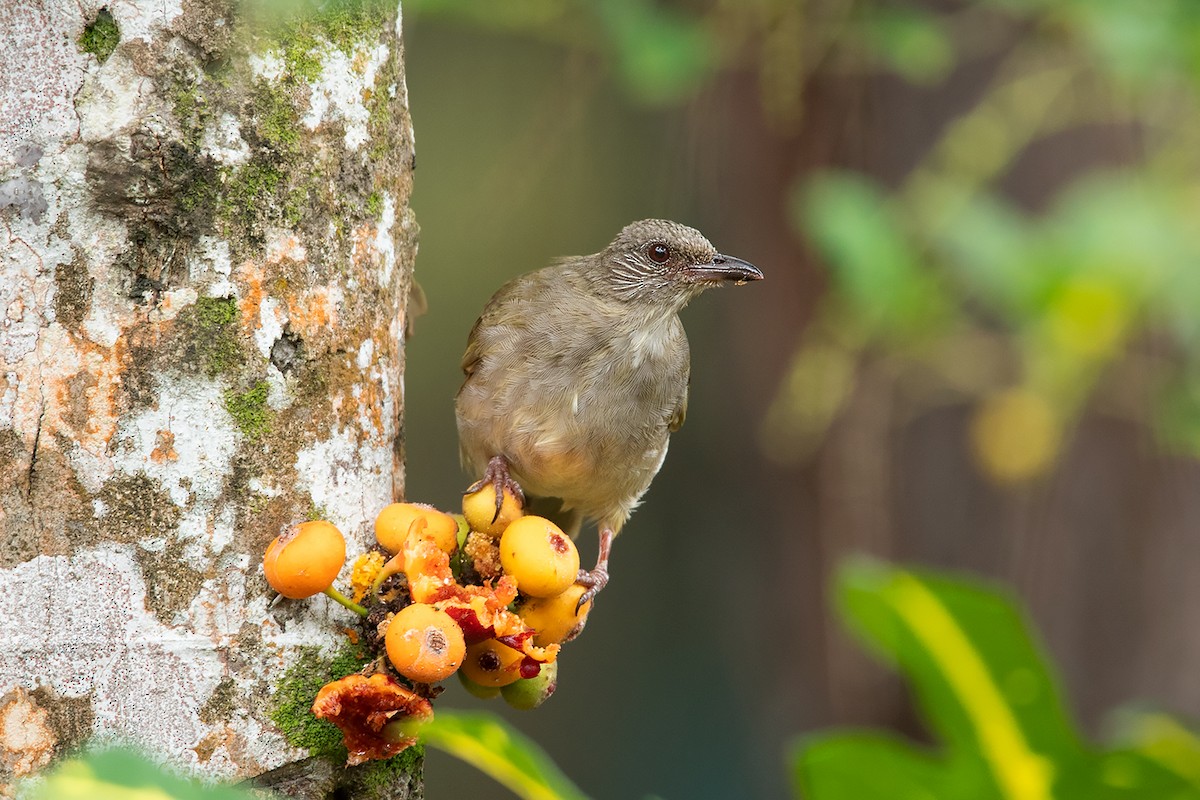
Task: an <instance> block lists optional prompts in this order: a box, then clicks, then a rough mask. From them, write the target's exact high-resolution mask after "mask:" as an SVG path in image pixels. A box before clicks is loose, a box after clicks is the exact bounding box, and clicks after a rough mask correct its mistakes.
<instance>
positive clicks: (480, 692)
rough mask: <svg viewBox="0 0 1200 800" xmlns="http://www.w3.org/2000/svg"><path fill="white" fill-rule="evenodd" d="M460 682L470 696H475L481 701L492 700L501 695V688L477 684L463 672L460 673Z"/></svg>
mask: <svg viewBox="0 0 1200 800" xmlns="http://www.w3.org/2000/svg"><path fill="white" fill-rule="evenodd" d="M458 680H459V683H461V684H462V685H463V688H464V689H466V690H467V692H468V693H469V694H473V695H475V696H476V697H478V698H479V699H480V700H491V699H492V698H493V697H495V696H496V695H498V694H500V687H499V686H484V685H483V684H479V683H476V682H475V681H473V680H471V679H470V678H468V677H467V676H466V675H464V674H463V673H462V671H461V670H460V671H459V672H458Z"/></svg>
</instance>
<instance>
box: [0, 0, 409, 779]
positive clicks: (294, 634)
mask: <svg viewBox="0 0 1200 800" xmlns="http://www.w3.org/2000/svg"><path fill="white" fill-rule="evenodd" d="M331 6H336V7H333V8H332V9H331ZM241 8H242V7H241V6H239V5H237V4H234V3H231V2H229V1H228V0H166V2H164V1H163V0H121V2H119V3H116V2H114V3H112V4H111V6H109V7H107V8H104V7H103V4H102V2H100V1H99V0H82V1H80V0H43V2H41V3H5V4H3V6H2V7H0V25H2V27H3V29H4V30H5V32H6V33H5V37H4V40H3V42H0V74H2V75H3V76H4V79H3V80H0V117H2V118H3V119H4V124H3V126H2V129H0V224H2V225H3V237H2V238H0V787H2V786H3V785H4V784H5V783H8V782H10V781H11V780H12V779H13V778H15V777H19V776H21V775H24V774H27V773H30V772H32V771H35V770H37V769H39V768H41V767H42V766H44V765H46V764H47V763H49V762H50V761H51V760H52V759H53V758H54V757H55V756H56V755H58V754H61V753H63V752H64V751H66V750H67V749H70V748H72V747H74V746H76V745H79V744H81V743H83V742H85V741H89V742H90V741H97V740H100V741H106V740H111V741H121V742H125V743H131V744H133V745H135V746H137V747H138V748H140V749H143V750H145V751H148V752H149V753H151V754H154V755H157V756H159V757H161V758H163V759H165V760H166V761H168V762H169V763H171V764H172V765H174V766H175V767H177V768H180V769H183V770H184V771H187V772H190V773H193V774H199V775H204V776H206V777H212V778H219V779H245V778H250V777H253V776H257V775H261V774H262V773H267V772H270V771H273V770H274V771H275V772H272V773H271V774H272V776H274V778H276V779H277V780H274V781H273V782H274V783H275V784H276V785H278V786H287V787H290V788H289V792H291V793H294V794H298V795H303V796H311V797H319V796H325V795H328V794H331V793H332V792H333V791H334V786H335V785H337V784H342V785H343V786H350V787H354V788H352V789H351V792H352V793H353V794H354V795H355V796H381V797H382V796H386V797H402V796H407V795H408V794H409V793H410V792H411V793H414V794H416V795H419V793H420V789H419V785H420V780H419V767H420V760H419V759H412V758H410V759H408V760H407V761H406V765H407V766H408V767H409V770H408V771H409V772H410V773H413V772H415V773H416V775H415V776H410V777H408V778H404V777H403V774H404V771H403V770H397V769H395V765H392V767H391V768H388V769H385V770H382V771H381V770H378V769H377V770H375V771H374V772H371V771H369V770H368V771H366V772H363V771H362V770H361V769H360V770H359V771H355V770H349V771H347V770H343V769H342V768H341V766H340V764H333V765H332V766H331V765H330V763H329V762H328V761H320V760H318V761H315V762H305V763H304V764H302V765H301V766H300V767H296V766H294V765H295V762H298V761H300V760H301V759H305V758H307V757H308V756H309V754H310V749H311V748H317V749H318V750H320V749H321V748H320V747H318V745H319V744H320V742H322V741H327V737H326V739H323V738H322V736H323V735H324V734H327V732H322V731H320V730H317V731H316V732H315V733H314V730H313V729H312V727H311V725H310V724H309V721H308V720H303V719H301V720H297V719H295V718H294V717H295V716H296V715H295V714H293V715H292V716H291V717H289V715H288V713H280V702H281V698H289V699H290V701H291V702H293V705H294V703H295V700H296V697H297V687H296V686H288V681H289V680H293V681H295V680H300V681H301V683H300V684H299V685H300V686H302V687H303V686H309V685H310V684H311V682H312V676H313V675H319V674H321V672H322V670H326V671H327V670H328V669H330V668H332V667H331V666H330V665H332V664H334V663H337V662H336V661H335V658H336V659H342V660H343V661H344V660H345V658H346V653H345V648H346V646H347V638H346V635H345V633H344V629H345V628H347V627H349V626H351V625H352V624H353V620H352V618H351V615H350V614H349V612H347V611H345V610H344V609H342V608H341V607H340V606H336V605H333V604H332V603H331V602H329V601H328V600H327V599H326V598H324V597H323V596H318V597H317V598H315V599H312V600H309V601H305V602H284V603H282V604H279V605H276V606H274V607H271V606H270V602H271V600H272V598H273V593H272V592H271V591H270V589H269V587H268V586H267V585H266V582H265V581H264V579H263V576H262V569H261V558H262V552H263V550H264V548H265V546H266V545H267V543H268V542H269V541H270V540H271V539H272V538H273V537H274V536H275V535H276V534H277V533H278V532H279V531H280V529H281V527H283V526H284V525H286V524H287V523H289V522H292V521H294V520H297V519H302V518H304V517H306V516H313V515H320V516H322V517H325V518H327V519H329V520H331V521H332V522H334V523H335V524H336V525H338V526H339V527H340V528H341V529H342V531H343V532H344V533H345V534H346V535H347V539H348V540H349V542H350V551H351V556H353V555H354V554H355V553H356V552H358V551H360V550H361V549H362V548H363V546H364V545H365V544H366V543H367V541H368V538H369V536H370V522H371V520H372V518H373V516H374V514H375V513H376V512H377V511H378V510H379V509H380V508H382V507H383V505H385V504H386V503H388V502H390V501H391V500H392V499H393V498H394V497H398V496H400V495H402V494H403V460H402V459H403V433H402V428H401V423H400V419H401V412H402V404H403V391H402V386H403V384H402V375H403V367H404V348H403V337H404V328H405V322H406V300H407V296H408V290H409V286H410V277H411V272H412V262H413V257H414V254H415V251H416V232H417V228H416V225H415V223H414V222H413V218H412V215H411V212H410V211H409V195H410V190H411V185H412V164H413V144H412V131H411V125H410V121H409V116H408V109H407V99H406V90H405V83H404V71H403V51H402V45H401V39H400V21H399V9H398V8H397V7H396V3H395V0H389V2H387V4H386V5H382V6H381V5H379V4H377V3H375V2H372V0H366V1H365V2H361V3H353V4H351V3H348V2H347V3H344V4H342V5H341V6H337V4H336V3H325V4H323V6H322V8H323V9H324V10H323V11H321V13H320V14H317V15H315V16H310V17H307V18H305V19H303V20H291V21H284V22H278V21H276V22H273V23H271V24H269V25H268V24H262V23H254V22H252V21H250V20H249V19H248V18H247V17H246V16H245V15H244V13H243V12H242V10H241ZM345 574H346V573H343V575H345ZM300 663H303V664H305V665H307V670H308V672H307V673H306V675H303V676H300V677H299V678H298V677H297V675H298V674H299V673H297V670H296V665H297V664H300ZM289 669H291V672H290V673H289ZM288 676H290V677H288ZM290 710H291V711H294V710H295V709H294V708H292V709H290ZM284 711H288V709H284ZM322 724H324V723H322ZM329 750H330V748H328V747H325V749H324V750H323V751H322V752H325V753H326V754H328V752H329ZM288 765H293V766H290V767H289V766H288ZM381 776H386V777H387V780H384V779H382V777H381ZM393 777H395V778H396V780H392V778H393ZM341 791H342V795H343V796H344V794H345V791H346V790H345V789H342V790H341ZM0 794H3V791H0Z"/></svg>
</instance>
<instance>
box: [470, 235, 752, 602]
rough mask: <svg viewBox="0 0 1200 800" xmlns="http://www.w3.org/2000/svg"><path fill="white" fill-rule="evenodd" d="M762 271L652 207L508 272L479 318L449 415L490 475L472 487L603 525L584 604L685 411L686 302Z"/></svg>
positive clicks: (473, 467) (576, 522) (573, 531)
mask: <svg viewBox="0 0 1200 800" xmlns="http://www.w3.org/2000/svg"><path fill="white" fill-rule="evenodd" d="M762 278H763V273H762V272H761V271H760V270H759V269H758V268H757V267H755V266H754V265H753V264H750V263H749V262H747V261H743V260H742V259H740V258H734V257H733V256H727V255H722V254H721V253H718V252H717V250H716V248H714V247H713V245H712V244H711V243H709V241H708V239H706V238H705V237H704V235H703V234H701V233H700V232H699V231H698V230H696V229H695V228H691V227H688V226H686V225H682V224H680V223H678V222H672V221H670V220H663V219H645V220H641V221H638V222H633V223H630V224H629V225H627V226H625V228H623V229H622V230H621V232H620V233H618V234H617V236H616V237H615V238H614V239H613V240H612V242H611V243H610V244H609V245H608V246H607V247H605V248H604V249H603V250H601V251H600V252H598V253H594V254H592V255H587V256H573V257H567V258H563V259H560V260H558V261H557V262H555V263H553V264H551V265H550V266H547V267H544V268H542V269H539V270H536V271H533V272H529V273H526V274H524V275H521V276H519V277H517V278H514V279H513V280H511V281H509V282H508V283H506V284H505V285H504V286H502V287H501V288H500V289H499V290H497V291H496V293H495V294H494V295H492V297H491V299H490V300H489V301H488V302H487V304H486V305H485V307H484V309H483V312H482V314H481V315H480V317H479V319H478V320H477V321H476V322H475V325H474V327H473V328H472V329H471V332H470V335H469V336H468V337H467V347H466V352H465V353H464V355H463V359H462V370H463V373H464V375H465V379H464V381H463V383H462V386H461V388H460V389H459V390H458V393H457V395H456V396H455V417H456V419H457V424H458V436H459V447H460V451H461V457H462V462H463V465H464V467H465V469H466V470H467V471H468V472H470V474H471V475H473V476H478V475H480V474H481V473H482V477H481V478H480V479H479V481H478V482H476V483H475V484H474V485H472V486H471V487H470V488H469V489H468V490H467V492H468V493H470V492H474V491H478V490H479V489H480V488H482V487H483V486H485V485H486V484H488V483H491V484H492V485H493V486H494V487H495V494H496V513H497V515H499V512H500V504H501V502H502V499H503V491H504V489H508V490H509V491H510V492H512V493H513V494H514V495H515V496H516V497H517V498H518V499H519V500H520V501H521V502H522V504H523V505H524V506H525V507H526V508H527V509H529V508H535V509H536V508H545V509H547V513H545V514H544V515H545V516H550V515H551V512H553V513H554V514H555V516H554V519H555V520H556V521H561V523H562V525H561V527H563V529H564V530H565V531H566V532H567V533H568V534H569V535H570V536H571V537H572V538H574V537H576V536H577V535H578V533H579V530H580V528H581V525H582V523H583V522H585V521H586V522H594V523H595V524H596V528H597V531H598V534H599V548H598V554H597V559H596V566H595V567H594V568H593V569H591V570H585V569H581V570H580V571H579V576H578V578H577V583H580V584H582V585H583V586H584V587H585V591H584V592H583V594H582V596H581V597H580V598H579V601H578V603H577V605H576V611H577V612H578V610H579V609H581V608H582V607H583V606H584V605H585V604H586V603H588V602H590V601H591V600H593V598H595V596H596V594H597V593H598V592H599V591H600V590H601V589H603V588H604V587H605V586H606V585H607V584H608V581H609V571H608V562H609V558H610V556H611V552H612V543H613V539H614V538H615V537H616V536H617V534H618V533H620V531H621V529H622V527H624V525H625V523H626V522H627V521H628V519H629V516H630V514H631V513H632V512H633V510H634V508H635V507H636V506H637V505H638V503H639V501H640V500H641V498H642V496H643V495H644V494H645V493H646V490H647V489H648V488H649V487H650V483H651V481H652V480H653V479H654V476H655V475H656V474H657V473H658V471H659V469H660V468H661V467H662V464H663V460H664V459H665V457H666V454H667V444H668V440H669V438H670V435H671V434H672V433H674V432H675V431H677V430H679V428H680V426H681V425H682V424H683V421H684V417H685V416H686V414H687V401H688V384H689V379H690V362H691V357H690V353H689V348H688V340H687V336H686V334H685V333H684V329H683V324H682V322H681V321H680V319H679V312H680V311H681V310H683V308H684V307H685V306H686V305H687V304H688V303H689V301H691V300H692V299H693V298H695V297H696V296H697V295H699V294H701V293H702V292H704V291H705V290H707V289H710V288H713V287H716V286H722V285H726V284H736V285H741V284H743V283H746V282H749V281H758V280H762ZM539 513H540V512H539ZM518 588H519V587H518Z"/></svg>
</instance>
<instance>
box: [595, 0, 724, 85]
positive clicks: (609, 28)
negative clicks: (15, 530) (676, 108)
mask: <svg viewBox="0 0 1200 800" xmlns="http://www.w3.org/2000/svg"><path fill="white" fill-rule="evenodd" d="M592 8H593V10H594V12H595V13H596V15H597V16H598V17H599V20H600V23H601V25H602V26H603V27H604V29H605V31H606V32H607V34H608V37H609V39H610V40H611V43H612V46H613V49H614V51H615V54H616V58H617V65H618V68H619V70H620V74H621V77H622V79H623V80H624V82H625V84H626V86H628V88H629V89H630V91H631V92H632V93H633V94H634V96H635V97H636V98H637V99H639V100H641V101H643V102H647V103H670V102H675V101H678V100H681V99H683V98H685V97H687V96H688V95H690V94H692V93H694V92H695V91H696V90H697V89H699V87H700V84H701V83H702V82H703V81H704V79H706V78H707V77H708V76H709V75H710V74H711V72H712V71H713V68H714V67H715V66H716V62H717V54H718V50H717V47H716V43H715V42H714V41H713V37H712V36H711V35H710V33H709V31H708V29H707V28H706V27H705V26H704V25H703V23H702V22H701V21H700V20H698V19H696V18H694V17H691V16H688V15H686V14H684V13H682V12H680V11H676V10H675V9H672V8H664V7H663V6H661V5H659V4H657V3H655V2H650V0H607V1H606V2H604V3H597V4H595V5H594V6H592Z"/></svg>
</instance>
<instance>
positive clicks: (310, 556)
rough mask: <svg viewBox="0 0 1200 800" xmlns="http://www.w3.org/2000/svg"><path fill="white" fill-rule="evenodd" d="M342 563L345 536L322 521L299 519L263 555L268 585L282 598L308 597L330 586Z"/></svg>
mask: <svg viewBox="0 0 1200 800" xmlns="http://www.w3.org/2000/svg"><path fill="white" fill-rule="evenodd" d="M344 563H346V539H345V537H343V536H342V533H341V531H339V530H338V529H337V528H335V527H334V526H333V525H331V524H330V523H328V522H325V521H324V520H314V521H311V522H299V523H296V524H295V525H292V526H290V527H289V528H288V529H287V530H286V531H284V532H283V533H281V534H279V535H278V536H276V537H275V539H274V541H272V542H271V544H269V545H268V546H267V552H266V554H265V555H264V556H263V572H264V573H265V574H266V576H267V583H269V584H271V588H272V589H274V590H275V591H277V592H279V593H280V594H281V595H283V596H284V597H290V598H292V599H293V600H298V599H300V598H302V597H312V596H313V595H314V594H317V593H318V592H323V591H325V590H326V589H328V588H329V587H330V586H331V585H333V581H334V579H335V578H337V575H338V572H339V571H341V569H342V564H344Z"/></svg>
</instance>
